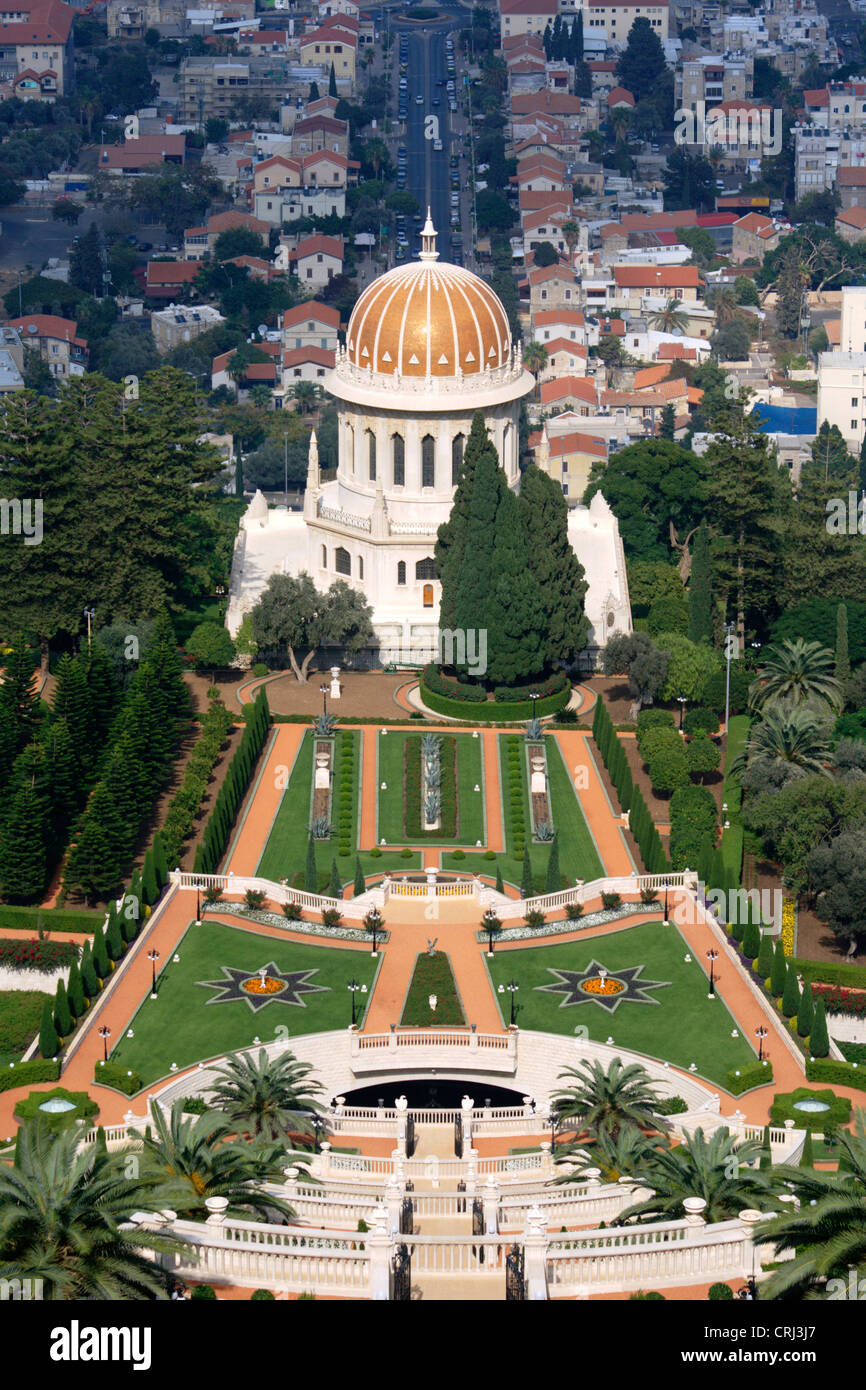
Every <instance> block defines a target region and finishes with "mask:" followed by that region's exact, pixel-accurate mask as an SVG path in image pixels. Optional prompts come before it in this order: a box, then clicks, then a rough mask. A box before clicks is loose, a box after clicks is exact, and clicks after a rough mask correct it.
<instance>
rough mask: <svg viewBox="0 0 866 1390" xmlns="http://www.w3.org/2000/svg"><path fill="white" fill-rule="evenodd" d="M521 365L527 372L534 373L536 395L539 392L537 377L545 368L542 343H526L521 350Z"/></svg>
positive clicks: (545, 352)
mask: <svg viewBox="0 0 866 1390" xmlns="http://www.w3.org/2000/svg"><path fill="white" fill-rule="evenodd" d="M523 365H524V367H526V369H527V371H530V372H534V373H535V390H536V395H537V394H538V392H539V390H540V384H541V383H540V381H539V377H540V375H541V373H542V372H543V371H544V369H545V367H546V366H547V348H546V347H545V346H544V343H537V342H535V341H534V340H533V341H532V342H531V343H527V344H526V345H525V347H524V349H523Z"/></svg>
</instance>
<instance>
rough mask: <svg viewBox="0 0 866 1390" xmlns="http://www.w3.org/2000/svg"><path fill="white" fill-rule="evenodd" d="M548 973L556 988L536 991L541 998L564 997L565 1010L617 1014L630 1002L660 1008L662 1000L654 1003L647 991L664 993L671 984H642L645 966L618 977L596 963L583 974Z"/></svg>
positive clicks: (623, 971)
mask: <svg viewBox="0 0 866 1390" xmlns="http://www.w3.org/2000/svg"><path fill="white" fill-rule="evenodd" d="M548 969H549V973H550V974H551V975H554V976H556V981H557V982H556V984H551V985H537V986H536V988H537V990H538V993H539V994H562V995H564V996H565V998H564V999H563V1001H562V1003H561V1004H560V1006H559V1007H560V1008H561V1009H564V1008H565V1007H566V1006H567V1005H570V1004H598V1005H599V1007H600V1008H602V1009H604V1010H605V1011H606V1012H607V1013H609V1014H613V1013H616V1011H617V1009H618V1008H619V1006H620V1004H622V1003H623V1002H624V1001H626V1000H628V1001H629V1002H631V1003H632V1004H660V1003H661V1000H660V999H654V998H653V997H652V996H651V995H650V994H649V993H648V992H647V991H649V990H654V989H664V988H665V987H666V986H667V985H669V984H670V980H642V979H641V978H640V974H641V971H642V970H643V966H642V965H630V966H628V967H627V968H626V969H620V970H617V971H616V973H614V972H612V971H610V970H608V969H607V968H606V967H605V966H603V965H600V964H599V962H598V961H597V960H592V961H590V963H589V965H588V966H587V967H586V969H585V970H583V971H578V970H554V969H552V968H550V967H548Z"/></svg>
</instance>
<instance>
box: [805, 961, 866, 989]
mask: <svg viewBox="0 0 866 1390" xmlns="http://www.w3.org/2000/svg"><path fill="white" fill-rule="evenodd" d="M791 964H792V965H793V967H794V969H795V970H796V971H797V972H798V973H799V974H800V975H802V976H803V979H804V980H808V981H809V983H810V984H813V985H816V984H820V985H843V986H844V985H848V986H849V988H851V989H866V965H845V964H844V963H843V962H842V961H839V962H838V963H834V962H832V961H823V960H803V959H802V958H801V957H800V956H792V957H791Z"/></svg>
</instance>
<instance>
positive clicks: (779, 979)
mask: <svg viewBox="0 0 866 1390" xmlns="http://www.w3.org/2000/svg"><path fill="white" fill-rule="evenodd" d="M787 973H788V961H787V958H786V956H785V947H784V946H783V945H782V938H781V937H779V939H778V941H777V942H776V949H775V951H774V952H773V968H772V970H771V971H770V993H771V994H772V995H773V997H774V999H781V997H782V992H783V990H784V988H785V977H786V975H787Z"/></svg>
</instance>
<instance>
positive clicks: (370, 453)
mask: <svg viewBox="0 0 866 1390" xmlns="http://www.w3.org/2000/svg"><path fill="white" fill-rule="evenodd" d="M367 460H368V462H369V465H370V482H371V483H375V481H376V436H375V434H374V433H373V431H372V430H367Z"/></svg>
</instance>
